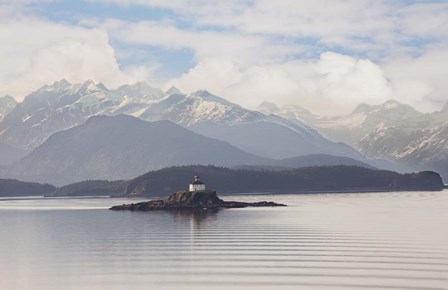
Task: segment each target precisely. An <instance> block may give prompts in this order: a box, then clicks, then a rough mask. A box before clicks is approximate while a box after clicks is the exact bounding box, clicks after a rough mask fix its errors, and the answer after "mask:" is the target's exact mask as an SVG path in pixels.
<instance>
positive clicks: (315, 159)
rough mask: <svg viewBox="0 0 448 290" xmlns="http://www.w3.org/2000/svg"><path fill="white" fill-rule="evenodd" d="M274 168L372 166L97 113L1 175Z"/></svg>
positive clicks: (42, 177) (60, 180)
mask: <svg viewBox="0 0 448 290" xmlns="http://www.w3.org/2000/svg"><path fill="white" fill-rule="evenodd" d="M190 164H197V165H209V164H214V165H218V166H225V167H234V166H242V165H244V166H255V167H258V168H260V167H261V166H271V167H276V168H300V167H307V166H319V165H335V164H337V165H340V164H343V165H352V166H353V165H354V166H360V167H371V166H370V165H368V164H366V163H363V162H360V161H357V160H354V159H351V158H348V157H338V156H330V155H308V156H304V157H295V158H288V159H282V160H273V159H269V158H265V157H260V156H256V155H253V154H250V153H247V152H245V151H243V150H241V149H239V148H237V147H235V146H232V145H231V144H229V143H227V142H225V141H220V140H217V139H212V138H209V137H206V136H203V135H200V134H197V133H195V132H193V131H191V130H188V129H186V128H184V127H182V126H180V125H177V124H174V123H173V122H171V121H166V120H164V121H154V122H149V121H144V120H141V119H138V118H136V117H133V116H129V115H116V116H104V115H103V116H93V117H90V118H89V119H87V121H86V122H84V123H82V124H81V125H78V126H75V127H73V128H70V129H67V130H64V131H61V132H57V133H54V134H52V135H51V136H50V137H49V138H48V139H47V140H46V141H45V142H44V143H43V144H41V145H39V146H38V147H37V148H35V149H34V150H33V151H32V152H31V153H30V154H28V155H27V156H26V157H24V158H22V159H21V160H20V161H19V162H17V163H15V164H13V165H12V166H9V167H7V169H6V170H5V172H3V175H6V176H9V177H14V178H18V179H21V180H27V181H45V182H49V183H52V184H55V185H64V184H69V183H73V182H79V181H82V180H88V179H90V180H92V179H103V180H122V179H129V178H131V177H134V176H137V175H140V174H142V173H145V172H148V171H151V170H157V169H161V168H165V167H169V166H179V165H190Z"/></svg>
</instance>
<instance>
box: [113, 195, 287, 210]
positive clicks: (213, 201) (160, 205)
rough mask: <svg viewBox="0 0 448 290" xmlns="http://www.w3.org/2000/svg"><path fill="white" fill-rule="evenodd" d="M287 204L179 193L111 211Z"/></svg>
mask: <svg viewBox="0 0 448 290" xmlns="http://www.w3.org/2000/svg"><path fill="white" fill-rule="evenodd" d="M278 206H286V205H285V204H280V203H275V202H272V201H259V202H240V201H224V200H222V199H220V198H219V197H218V195H217V194H216V191H212V190H203V191H178V192H175V193H173V194H172V195H170V196H169V197H168V198H167V199H164V200H150V201H145V202H139V203H130V204H122V205H116V206H113V207H111V208H110V210H130V211H152V210H208V209H225V208H245V207H278Z"/></svg>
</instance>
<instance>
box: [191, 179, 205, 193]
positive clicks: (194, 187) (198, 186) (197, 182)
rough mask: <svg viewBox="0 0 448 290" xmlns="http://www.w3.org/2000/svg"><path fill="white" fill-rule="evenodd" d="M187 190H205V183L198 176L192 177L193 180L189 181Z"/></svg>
mask: <svg viewBox="0 0 448 290" xmlns="http://www.w3.org/2000/svg"><path fill="white" fill-rule="evenodd" d="M188 190H189V191H200V190H205V184H204V183H203V182H201V181H200V180H199V176H195V177H194V181H193V182H192V183H190V186H189V188H188Z"/></svg>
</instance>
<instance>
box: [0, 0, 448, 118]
mask: <svg viewBox="0 0 448 290" xmlns="http://www.w3.org/2000/svg"><path fill="white" fill-rule="evenodd" d="M42 2H53V3H46V4H45V5H47V6H45V9H36V7H37V8H39V7H41V6H42V5H44V4H43V3H42ZM54 3H56V4H57V3H59V1H57V0H54V1H21V2H15V4H14V5H13V4H0V16H2V17H1V20H0V43H1V44H0V59H2V60H3V61H2V62H3V65H2V66H1V67H0V95H5V94H11V95H15V96H19V97H20V96H23V95H24V94H26V93H29V92H30V91H31V90H33V89H35V88H37V87H39V86H40V85H43V84H46V83H51V82H53V81H55V80H57V79H60V78H67V79H69V80H71V81H74V82H79V81H83V80H85V79H94V80H96V81H101V82H104V83H105V84H106V85H108V86H111V87H116V86H118V85H121V84H124V83H133V82H136V81H139V80H148V81H150V82H152V83H153V84H155V85H160V86H164V87H168V86H171V85H175V86H177V87H179V88H180V89H181V90H183V91H186V92H189V91H194V90H198V89H207V90H209V91H211V92H213V93H215V94H218V95H221V96H224V97H226V98H228V99H229V100H231V101H233V102H236V103H240V104H242V105H244V106H248V107H256V106H257V105H258V104H259V103H260V102H262V101H270V102H275V103H278V104H280V105H283V104H295V105H299V106H304V107H307V108H309V109H311V110H312V111H314V112H316V113H320V114H327V115H332V114H340V113H347V112H349V111H350V110H352V109H353V107H354V106H356V105H357V104H359V103H361V102H367V103H371V104H377V103H381V102H383V101H385V100H387V99H389V98H395V99H397V100H399V101H401V102H404V103H408V104H411V105H414V106H416V107H417V108H418V109H420V110H423V111H431V110H436V109H440V108H441V106H442V105H443V104H444V103H445V102H446V101H447V100H448V96H447V93H446V92H447V91H448V83H447V82H445V81H444V78H445V76H447V75H448V71H447V67H446V65H444V64H445V63H447V61H448V32H447V31H448V21H447V20H446V19H448V3H444V2H440V1H425V2H420V1H414V2H413V1H372V0H356V1H355V0H344V1H342V0H335V1H324V0H316V1H312V2H310V1H296V0H295V1H292V0H284V1H277V2H273V1H268V0H256V1H236V0H230V1H221V2H216V1H203V0H194V1H187V0H173V1H159V0H148V1H145V0H86V1H84V2H80V4H79V5H83V6H85V7H84V8H85V9H83V12H82V13H81V12H80V13H73V15H74V16H73V17H72V18H70V19H64V20H61V19H60V18H57V17H53V16H54V15H56V16H58V14H57V13H58V11H56V10H55V11H53V13H51V11H52V10H51V9H56V8H54V7H58V6H52V5H53V4H54ZM61 3H63V2H60V3H59V6H61V5H63V4H61ZM56 4H55V5H56ZM93 5H97V6H93ZM98 5H100V7H103V8H107V9H116V11H118V12H119V13H118V12H117V13H112V12H111V13H110V15H107V14H105V13H101V14H100V13H95V9H93V7H95V8H98ZM42 7H43V6H42ZM89 8H92V9H89ZM132 8H136V9H139V10H142V11H145V12H147V14H148V15H152V16H147V17H146V16H144V15H145V14H144V13H142V14H141V15H140V14H139V15H138V16H135V15H134V14H133V15H125V14H124V13H125V11H131V10H130V9H132ZM49 11H50V12H49ZM111 11H112V10H111ZM123 11H124V12H123ZM132 58H134V61H130V62H129V61H128V60H130V59H131V60H132ZM173 58H174V59H175V60H173ZM177 59H178V60H179V61H176V60H177ZM165 71H180V72H179V73H176V74H175V75H174V76H172V77H170V78H168V79H161V78H159V77H158V75H162V74H163V72H165ZM171 75H173V73H171Z"/></svg>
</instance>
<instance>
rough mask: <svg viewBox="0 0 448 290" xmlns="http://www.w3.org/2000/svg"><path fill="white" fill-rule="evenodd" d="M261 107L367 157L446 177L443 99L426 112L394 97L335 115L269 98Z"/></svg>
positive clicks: (447, 122)
mask: <svg viewBox="0 0 448 290" xmlns="http://www.w3.org/2000/svg"><path fill="white" fill-rule="evenodd" d="M260 111H263V112H265V113H275V114H278V115H280V116H283V117H284V118H287V119H290V120H300V121H302V122H305V123H307V124H309V125H310V126H312V127H314V128H315V129H316V130H318V131H319V132H320V133H321V134H323V135H324V136H326V137H327V138H329V139H332V140H335V141H341V142H346V143H347V144H350V145H351V146H353V147H354V148H356V149H358V150H359V151H360V152H361V153H363V154H364V155H366V156H367V157H370V158H374V159H385V160H390V161H393V162H396V163H399V164H401V165H403V166H406V167H408V168H410V169H412V170H436V171H438V172H439V173H440V174H441V175H442V176H443V178H444V179H445V180H448V130H447V127H448V104H447V105H445V106H444V107H443V108H442V109H441V110H440V111H436V112H433V113H426V114H425V113H421V112H419V111H417V110H416V109H414V108H413V107H411V106H409V105H406V104H402V103H400V102H398V101H396V100H389V101H386V102H385V103H383V104H380V105H373V106H372V105H368V104H361V105H359V106H358V107H356V108H355V110H354V111H353V112H352V113H350V114H348V115H344V116H335V117H321V116H316V115H314V114H312V113H311V112H309V111H307V110H306V109H304V108H301V107H297V106H285V107H281V108H279V107H277V106H275V105H274V104H269V103H265V104H262V105H261V106H260Z"/></svg>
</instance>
